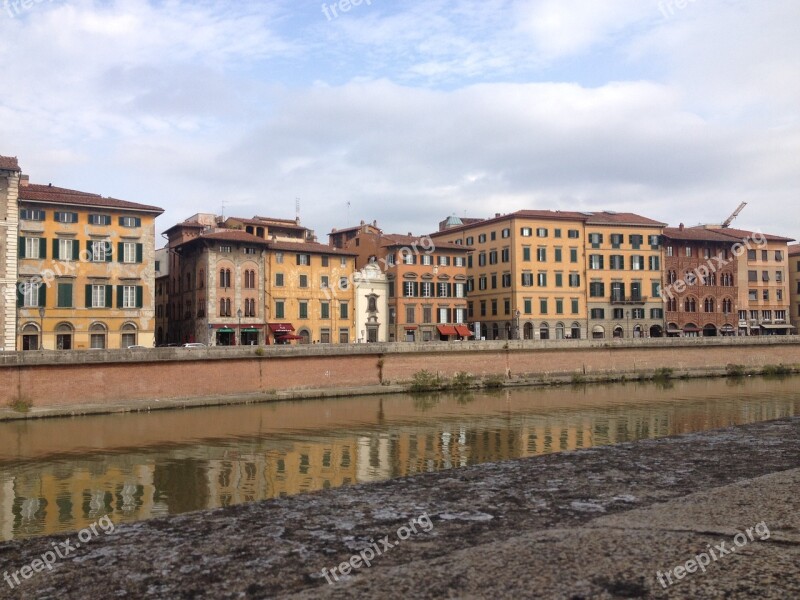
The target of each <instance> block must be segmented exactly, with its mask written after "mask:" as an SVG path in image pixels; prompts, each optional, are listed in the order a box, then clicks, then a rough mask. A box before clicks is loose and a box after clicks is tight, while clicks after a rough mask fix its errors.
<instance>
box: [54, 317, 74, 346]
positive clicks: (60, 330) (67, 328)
mask: <svg viewBox="0 0 800 600" xmlns="http://www.w3.org/2000/svg"><path fill="white" fill-rule="evenodd" d="M56 349H57V350H72V325H70V324H69V323H61V324H60V325H59V326H58V327H56Z"/></svg>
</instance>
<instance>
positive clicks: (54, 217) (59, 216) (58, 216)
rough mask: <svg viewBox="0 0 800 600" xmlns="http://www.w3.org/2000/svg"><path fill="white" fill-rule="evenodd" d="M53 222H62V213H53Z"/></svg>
mask: <svg viewBox="0 0 800 600" xmlns="http://www.w3.org/2000/svg"><path fill="white" fill-rule="evenodd" d="M53 220H54V221H56V222H59V221H61V213H60V212H54V213H53Z"/></svg>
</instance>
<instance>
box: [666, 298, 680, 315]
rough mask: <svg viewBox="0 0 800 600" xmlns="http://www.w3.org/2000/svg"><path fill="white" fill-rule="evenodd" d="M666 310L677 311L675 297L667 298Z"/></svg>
mask: <svg viewBox="0 0 800 600" xmlns="http://www.w3.org/2000/svg"><path fill="white" fill-rule="evenodd" d="M667 311H668V312H678V299H677V298H670V299H669V300H667Z"/></svg>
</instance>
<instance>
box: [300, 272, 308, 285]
mask: <svg viewBox="0 0 800 600" xmlns="http://www.w3.org/2000/svg"><path fill="white" fill-rule="evenodd" d="M299 286H300V287H301V288H307V287H308V275H300V282H299Z"/></svg>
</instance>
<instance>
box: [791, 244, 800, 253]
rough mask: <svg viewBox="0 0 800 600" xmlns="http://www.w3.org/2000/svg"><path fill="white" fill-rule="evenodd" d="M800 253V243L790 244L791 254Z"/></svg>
mask: <svg viewBox="0 0 800 600" xmlns="http://www.w3.org/2000/svg"><path fill="white" fill-rule="evenodd" d="M798 255H800V244H793V245H791V246H789V256H798Z"/></svg>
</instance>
